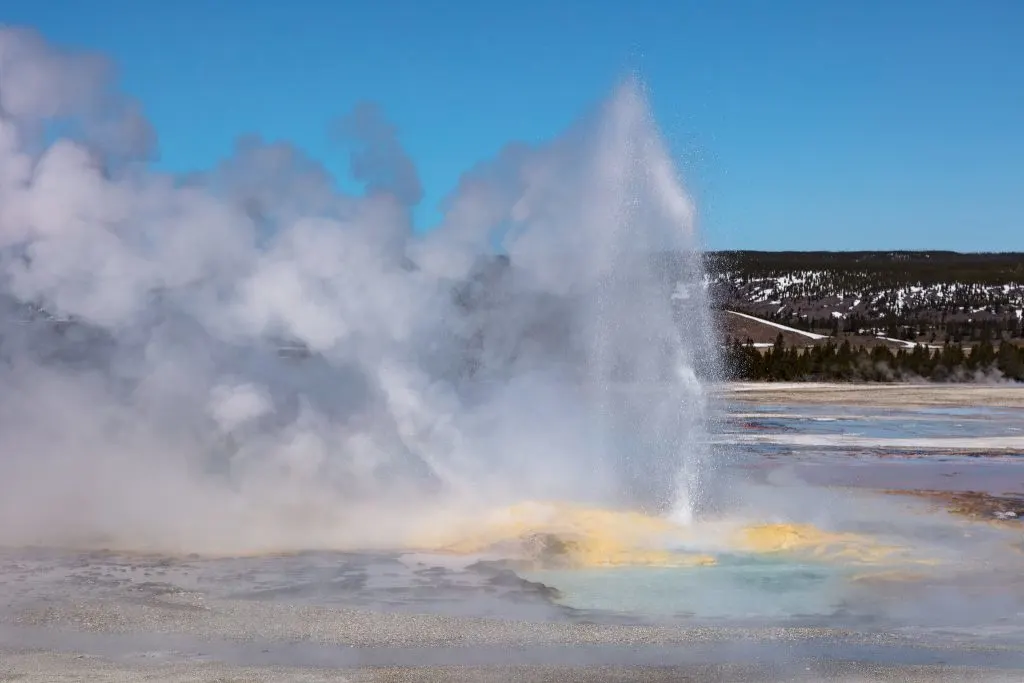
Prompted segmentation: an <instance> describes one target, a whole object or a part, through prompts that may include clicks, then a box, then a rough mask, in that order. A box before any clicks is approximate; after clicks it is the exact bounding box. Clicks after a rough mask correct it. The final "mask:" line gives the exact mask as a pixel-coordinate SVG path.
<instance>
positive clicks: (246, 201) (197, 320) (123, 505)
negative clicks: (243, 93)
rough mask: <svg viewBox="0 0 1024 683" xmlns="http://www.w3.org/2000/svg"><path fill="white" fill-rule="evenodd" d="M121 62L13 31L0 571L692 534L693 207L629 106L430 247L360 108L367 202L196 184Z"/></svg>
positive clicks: (518, 173) (2, 254) (6, 39)
mask: <svg viewBox="0 0 1024 683" xmlns="http://www.w3.org/2000/svg"><path fill="white" fill-rule="evenodd" d="M140 112H141V108H140V106H139V105H138V104H137V103H135V102H134V101H132V100H131V99H130V98H129V97H127V96H125V95H124V94H121V93H119V92H117V91H116V90H115V89H114V87H113V84H112V83H111V81H110V78H109V70H108V65H107V64H106V63H105V62H104V61H103V60H102V59H99V58H97V57H94V56H91V55H81V54H69V53H66V52H63V51H61V50H59V49H57V48H54V47H53V46H50V45H47V44H46V43H45V41H43V40H42V38H41V37H40V36H38V35H37V34H35V33H34V32H32V31H27V30H21V29H11V28H5V29H0V306H2V309H3V310H2V311H0V313H2V320H3V325H2V328H0V334H2V338H0V356H2V363H0V382H2V386H3V388H4V391H3V392H2V394H0V543H61V544H77V545H90V544H103V545H106V546H118V547H125V548H137V549H149V548H151V549H159V550H165V551H196V552H215V553H220V552H260V551H265V550H280V549H290V548H304V547H341V546H368V545H387V544H396V543H402V542H403V539H404V538H406V535H407V534H409V533H412V532H413V530H414V527H415V526H416V525H422V524H427V523H433V522H430V521H429V520H434V519H440V517H435V516H434V515H442V514H456V512H455V511H465V510H471V509H473V508H474V506H493V505H496V504H505V503H513V502H517V501H521V500H528V499H557V500H573V501H581V502H590V503H599V504H605V505H610V504H624V505H631V506H634V507H640V508H644V509H648V510H658V511H663V512H670V513H673V514H676V515H677V516H679V517H681V518H683V519H687V518H688V517H689V516H690V515H692V514H694V513H695V512H696V511H699V510H700V509H701V507H702V506H703V505H704V504H705V503H706V502H707V501H706V496H704V495H703V492H704V491H705V489H706V487H705V486H704V483H705V482H706V474H707V469H708V468H707V467H706V461H707V458H706V448H707V446H706V443H707V442H706V439H705V438H704V425H705V422H706V419H707V415H706V413H707V411H708V409H707V405H706V400H705V396H704V393H703V392H702V389H701V384H700V381H699V380H698V377H706V376H712V375H713V374H714V372H715V354H714V346H715V344H714V337H713V334H712V332H711V324H710V321H709V314H708V307H707V302H706V292H705V288H704V278H703V274H702V271H701V266H700V259H699V253H698V240H697V237H696V236H695V234H694V217H693V210H692V206H691V203H690V201H689V199H688V198H687V196H686V194H685V193H684V191H683V190H682V189H681V186H680V183H679V181H678V179H677V177H676V173H675V170H674V169H673V166H672V163H671V160H670V158H669V156H668V154H667V152H666V149H665V147H664V146H663V143H662V142H661V140H660V138H659V135H658V133H657V131H656V128H655V126H654V123H653V121H652V120H651V118H650V115H649V112H648V109H647V106H646V103H645V99H644V95H643V91H642V88H641V87H640V86H639V84H638V83H637V82H636V81H634V80H627V81H626V82H624V83H622V84H621V85H620V86H618V87H617V88H616V89H615V90H614V92H613V93H612V94H611V96H610V97H609V98H608V99H607V101H605V102H603V103H602V104H600V105H599V106H598V107H596V109H595V110H594V111H593V112H591V114H590V115H589V116H587V117H585V118H584V119H583V120H582V121H581V122H580V123H579V124H578V125H576V126H574V127H573V128H572V129H571V130H569V131H568V132H566V133H565V134H564V135H562V136H561V137H559V138H557V139H555V140H553V141H552V142H550V143H549V144H546V145H543V146H537V147H534V146H528V145H523V144H512V145H509V146H508V147H507V148H506V149H505V150H504V151H503V152H501V153H500V154H499V155H498V157H497V158H496V159H493V160H489V161H486V162H484V163H481V164H480V165H478V166H477V167H475V168H473V169H472V170H470V171H469V172H467V173H466V174H465V175H464V176H463V178H462V180H461V182H460V183H459V186H458V187H457V188H456V189H455V191H454V192H453V193H452V194H451V196H450V197H449V198H448V199H447V200H446V203H445V211H444V218H443V220H442V221H441V223H440V224H439V225H438V226H436V227H435V228H434V229H432V230H430V231H428V232H427V233H425V234H423V235H418V234H414V233H413V231H412V229H411V214H410V211H411V208H412V206H414V205H415V203H416V202H418V201H419V200H420V197H421V195H422V189H421V184H420V180H419V178H418V176H417V173H416V170H415V165H414V164H413V162H412V160H411V159H410V158H409V157H408V156H407V155H406V153H405V152H404V150H403V149H402V147H401V145H400V143H399V140H398V137H397V135H396V132H395V130H394V128H393V127H392V126H391V125H390V124H389V123H388V121H387V120H386V119H385V118H384V116H383V114H382V113H381V112H380V111H379V110H378V109H377V108H376V107H375V106H373V105H371V104H364V105H360V106H359V107H357V108H356V109H355V110H354V111H353V112H351V113H350V114H348V115H346V116H344V117H342V119H341V120H340V122H339V123H338V124H337V125H336V126H335V127H334V128H333V131H334V133H335V134H336V135H337V136H338V138H339V139H340V140H342V141H344V142H345V144H346V145H348V148H349V149H350V150H351V170H352V175H353V178H354V179H355V180H357V181H359V182H360V183H362V184H364V186H365V193H364V194H363V195H362V196H349V195H346V194H343V193H340V192H339V191H338V190H337V189H336V188H335V184H334V181H333V179H332V178H331V177H330V176H329V174H328V173H327V172H326V171H325V170H324V169H323V168H322V167H321V166H319V165H318V164H317V163H316V162H315V161H313V160H311V159H309V158H307V157H306V156H304V155H303V153H302V152H300V151H299V150H297V149H295V148H293V147H291V146H289V145H287V144H284V143H277V142H264V141H262V140H260V139H258V138H245V139H242V140H241V141H240V142H239V143H238V145H237V150H236V153H235V155H234V156H233V157H232V158H230V159H227V160H225V161H224V162H223V163H221V164H220V165H219V166H217V167H216V168H214V169H212V170H209V171H207V172H204V173H199V174H193V175H190V176H188V177H185V178H181V177H172V176H169V175H166V174H160V173H155V172H153V171H151V170H150V169H149V168H147V164H146V163H145V161H146V159H147V158H148V155H149V153H150V151H151V149H152V148H153V144H154V140H155V135H154V132H153V131H152V129H151V127H150V126H149V124H148V123H147V122H146V120H145V119H144V118H143V116H142V114H141V113H140Z"/></svg>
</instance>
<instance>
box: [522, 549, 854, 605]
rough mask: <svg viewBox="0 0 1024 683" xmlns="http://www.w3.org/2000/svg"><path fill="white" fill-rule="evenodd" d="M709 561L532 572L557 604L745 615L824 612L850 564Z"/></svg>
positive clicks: (838, 599)
mask: <svg viewBox="0 0 1024 683" xmlns="http://www.w3.org/2000/svg"><path fill="white" fill-rule="evenodd" d="M717 559H718V562H717V564H716V565H714V566H708V567H682V568H642V567H641V568H620V569H586V570H571V571H536V572H528V573H526V577H527V578H529V579H532V580H535V581H541V582H543V583H546V584H548V585H551V586H556V587H558V589H559V590H560V591H561V592H562V594H563V597H562V600H561V602H563V604H565V605H567V606H569V607H572V608H575V609H582V610H601V611H608V612H618V613H627V614H633V615H636V616H648V617H673V618H682V619H697V620H701V621H707V620H719V619H728V620H737V619H738V620H746V619H779V618H789V617H792V616H817V617H824V616H827V615H831V614H833V613H835V611H836V610H837V609H839V608H840V607H841V605H842V602H843V599H844V596H843V593H844V588H845V586H846V585H847V581H846V579H848V577H849V575H850V570H848V569H846V568H844V567H841V566H834V565H833V566H829V565H823V564H810V563H802V562H794V561H786V560H784V559H773V558H764V557H756V556H744V555H721V556H719V557H718V558H717Z"/></svg>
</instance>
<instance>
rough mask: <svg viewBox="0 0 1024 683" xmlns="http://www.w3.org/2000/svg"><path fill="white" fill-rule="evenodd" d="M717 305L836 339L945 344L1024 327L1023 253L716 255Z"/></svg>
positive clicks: (1017, 332)
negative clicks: (875, 337) (885, 338)
mask: <svg viewBox="0 0 1024 683" xmlns="http://www.w3.org/2000/svg"><path fill="white" fill-rule="evenodd" d="M706 263H707V269H708V277H709V281H710V285H711V287H712V291H713V294H714V300H715V302H716V305H718V306H719V307H722V308H727V309H731V310H736V311H741V312H744V313H749V314H751V315H756V316H758V317H762V318H765V319H768V320H773V321H776V322H779V323H783V324H786V325H789V326H791V327H796V328H799V329H804V330H809V331H814V332H818V333H821V334H827V335H832V336H842V335H885V336H888V337H893V338H898V339H905V340H910V341H917V342H921V343H931V344H936V343H938V344H942V343H945V342H951V343H960V342H972V341H974V342H976V341H979V340H981V339H982V338H983V337H988V338H991V339H994V340H999V339H1003V338H1006V339H1019V338H1020V337H1021V336H1022V334H1024V327H1022V326H1024V320H1022V318H1024V254H1021V253H994V254H961V253H956V252H941V251H932V252H906V251H900V252H755V251H730V252H713V253H709V254H707V256H706Z"/></svg>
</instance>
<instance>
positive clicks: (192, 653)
mask: <svg viewBox="0 0 1024 683" xmlns="http://www.w3.org/2000/svg"><path fill="white" fill-rule="evenodd" d="M984 389H985V390H986V392H985V397H986V398H985V399H984V400H978V401H976V402H971V401H969V400H968V401H966V402H964V403H961V404H959V405H954V404H953V403H952V402H951V398H950V397H951V394H949V393H945V392H929V391H928V390H927V389H920V388H915V389H914V390H913V391H914V392H916V393H913V395H912V396H908V400H907V402H906V405H905V406H904V407H903V408H901V409H899V410H895V409H894V403H895V401H893V399H891V398H890V397H891V396H893V395H895V394H892V393H887V392H893V391H894V390H893V389H891V388H885V389H883V390H879V391H877V392H875V393H874V394H873V395H875V396H881V397H882V398H881V399H879V401H878V402H877V403H872V402H871V401H870V400H869V396H871V395H872V393H871V390H868V389H865V390H864V391H863V392H862V393H861V394H859V396H860V398H859V399H858V400H856V401H853V402H851V404H849V405H843V404H840V403H838V402H837V401H833V400H832V399H831V398H829V399H827V400H817V399H818V398H820V397H821V396H831V394H829V392H828V390H827V387H825V388H821V387H819V388H817V389H815V390H814V391H808V390H806V389H804V390H803V393H802V394H800V391H801V390H800V389H799V388H798V389H795V390H789V389H786V388H782V389H781V390H780V389H779V388H776V389H775V390H773V391H774V393H762V394H761V399H766V398H771V399H772V402H769V401H766V400H760V399H759V401H758V402H756V403H752V402H751V401H749V400H747V399H746V398H741V399H740V400H737V401H734V402H733V403H732V404H731V405H730V417H729V419H728V420H727V421H726V422H725V424H724V425H723V426H722V427H721V429H720V431H719V433H717V434H716V435H715V438H716V441H717V442H718V443H719V444H720V445H721V446H722V447H723V448H724V449H725V452H727V453H728V454H729V465H728V472H729V473H732V474H733V475H735V476H736V478H735V480H728V479H727V486H726V487H725V488H726V490H727V491H730V492H732V494H733V495H734V497H735V498H734V500H732V501H731V505H732V506H734V507H735V509H736V511H737V512H736V514H738V515H741V516H745V518H746V519H748V520H758V519H760V518H765V519H770V520H771V521H778V522H794V523H806V524H809V525H815V526H817V527H821V528H823V529H827V530H835V531H841V532H855V533H860V534H864V535H865V536H866V537H871V538H878V539H882V540H880V542H882V541H885V542H889V541H893V539H895V541H894V542H896V543H898V542H900V540H901V539H902V540H903V541H906V542H907V543H917V544H918V545H919V548H918V550H920V553H919V554H920V556H921V557H924V558H926V559H935V560H936V562H935V564H934V565H933V564H928V563H924V564H921V565H920V566H916V565H915V566H908V567H897V568H893V567H889V566H877V565H875V564H873V563H872V562H871V561H868V560H865V558H863V557H859V556H858V555H857V554H849V553H846V551H847V550H850V549H849V548H840V552H839V553H838V554H837V555H836V556H835V557H832V558H830V559H829V560H828V561H820V558H815V557H810V558H806V557H805V558H800V559H799V560H797V559H793V558H787V557H782V558H781V559H779V558H778V557H776V555H772V557H770V558H767V559H765V558H763V557H761V558H753V559H751V558H747V559H743V558H740V559H739V560H737V559H735V558H733V560H732V561H731V562H732V564H730V560H729V557H730V554H729V553H728V552H726V553H724V554H722V553H720V557H719V559H720V561H719V563H718V564H717V565H715V566H708V567H683V568H679V569H678V570H656V569H652V570H651V571H652V572H654V573H651V574H644V570H642V569H627V570H623V571H622V572H617V571H616V570H601V571H605V572H607V576H608V577H609V578H607V579H606V578H602V575H600V574H598V573H594V572H590V573H588V572H587V570H579V571H575V570H573V571H568V572H565V571H563V572H554V573H552V572H544V571H530V570H522V571H519V570H517V571H515V572H511V571H498V570H493V569H492V568H487V567H484V568H483V570H481V568H479V567H474V566H473V565H470V564H469V563H468V561H463V562H461V563H459V562H455V563H452V562H450V561H447V560H445V559H443V558H440V557H435V556H432V555H430V554H429V553H426V554H424V553H419V554H416V553H409V552H403V551H396V552H380V553H343V552H307V553H296V554H290V555H280V556H273V557H270V556H268V557H238V558H219V559H204V558H198V557H168V556H158V555H136V554H128V553H117V552H111V551H102V550H96V551H90V552H84V551H77V552H76V551H64V550H54V549H44V548H28V549H26V548H20V549H6V550H2V551H0V681H3V680H19V681H57V680H60V681H71V680H89V681H137V680H166V681H225V680H230V681H235V680H237V681H263V680H266V681H334V680H337V681H341V680H344V681H516V680H523V681H576V680H579V681H585V680H586V681H590V680H597V681H628V680H638V681H639V680H643V681H659V680H664V681H669V680H695V681H698V680H699V681H715V680H721V681H726V680H728V681H747V680H750V681H755V680H808V681H812V680H851V681H853V680H856V681H865V680H868V681H871V680H879V681H890V680H892V681H940V680H986V681H988V680H996V681H1001V680H1006V681H1011V680H1012V681H1020V680H1024V580H1022V579H1021V578H1020V577H1021V576H1022V575H1024V572H1021V569H1024V552H1022V551H1024V545H1022V542H1024V521H1021V518H1020V517H1014V516H1008V515H1007V514H1006V513H1009V512H1013V511H1014V510H1013V509H1012V505H1011V502H1010V501H1012V500H1014V498H1013V496H1015V495H1024V471H1022V470H1024V467H1022V465H1024V461H1022V460H1020V458H1021V456H1022V455H1024V449H1021V448H1018V446H1017V445H1016V441H1015V440H1014V439H1016V438H1017V436H1018V435H1020V430H1021V428H1022V427H1024V412H1022V411H1021V410H1020V409H1019V407H1017V406H1015V405H1013V402H1014V401H1016V400H1017V399H1016V396H1018V395H1019V394H1012V393H1007V394H1006V395H1007V396H1009V398H1005V397H1004V398H1003V399H999V398H998V396H997V394H998V392H995V394H994V393H993V388H991V387H985V388H984ZM1011 391H1012V390H1011ZM794 394H799V397H798V398H797V399H795V400H794V398H793V397H794ZM745 395H746V394H745ZM964 395H965V396H968V397H969V396H971V395H972V394H971V393H970V388H968V390H967V393H966V394H964ZM922 396H923V397H924V398H922ZM993 396H996V398H993ZM809 397H810V398H809ZM929 397H930V398H929ZM879 403H880V404H881V405H879ZM796 437H799V438H796ZM966 491H970V492H972V494H971V495H972V496H973V497H972V498H971V500H972V501H974V502H977V499H979V497H980V498H981V499H983V501H984V504H980V503H979V504H976V505H972V506H965V505H964V503H963V500H964V497H965V493H964V492H966ZM946 494H948V495H947V496H946V497H945V498H944V497H943V496H944V495H946ZM954 503H955V505H954ZM844 553H846V554H844ZM782 555H785V553H782ZM844 558H848V561H847V559H844ZM915 561H916V560H915ZM759 563H760V564H759ZM762 564H763V565H764V567H765V568H766V571H767V569H771V572H772V573H770V574H769V573H759V572H761V569H760V567H761V565H762ZM671 571H679V572H686V573H685V574H682V573H681V574H679V576H681V577H683V576H685V577H687V578H688V582H678V583H672V581H671V578H672V576H673V575H672V574H671ZM701 572H703V574H701ZM645 576H646V577H648V578H644V577H645ZM595 577H597V578H596V579H595ZM666 577H667V578H666ZM701 577H706V579H705V578H701ZM851 577H856V580H853V578H851ZM583 579H586V580H583ZM545 583H549V584H550V586H546V585H544V584H545ZM595 586H596V587H597V590H595V588H594V587H595ZM602 587H603V588H602ZM550 588H554V589H558V591H560V593H558V594H556V593H554V592H552V591H551V590H550ZM627 589H628V590H627ZM654 591H662V592H661V593H657V594H654V595H653V599H652V593H653V592H654ZM688 591H689V592H688ZM715 591H718V593H716V592H715ZM697 596H702V597H703V600H702V601H698V600H696V599H695V598H696V597H697ZM787 596H788V598H787ZM652 603H653V604H657V605H660V606H662V607H664V608H665V610H664V611H663V612H662V613H654V612H653V611H651V610H650V609H649V606H650V605H651V604H652ZM675 603H678V604H675Z"/></svg>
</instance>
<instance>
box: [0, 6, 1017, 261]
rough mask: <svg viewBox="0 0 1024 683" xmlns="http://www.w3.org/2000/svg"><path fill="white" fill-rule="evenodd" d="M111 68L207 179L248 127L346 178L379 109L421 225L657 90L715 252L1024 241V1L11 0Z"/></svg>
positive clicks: (181, 163)
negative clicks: (624, 90)
mask: <svg viewBox="0 0 1024 683" xmlns="http://www.w3.org/2000/svg"><path fill="white" fill-rule="evenodd" d="M0 22H6V23H13V24H28V25H32V26H35V27H37V28H38V29H40V30H41V31H42V32H43V33H44V34H45V35H46V36H47V37H49V38H51V39H53V40H56V41H60V42H64V43H70V44H73V45H76V46H80V47H86V48H94V49H98V50H101V51H103V52H106V53H107V54H109V55H111V56H112V57H113V58H114V59H115V60H116V61H117V63H118V64H119V65H120V69H121V74H122V78H123V84H124V87H125V89H126V90H128V91H130V92H131V93H132V94H134V95H135V96H137V97H138V98H140V99H141V100H142V102H143V103H144V106H145V108H146V111H147V113H148V115H149V117H150V119H151V120H152V121H153V122H154V124H155V126H156V128H157V130H158V132H159V135H160V149H161V159H160V162H159V163H160V164H161V165H162V166H163V167H165V168H169V169H173V170H188V169H193V168H198V167H206V166H209V165H211V164H212V163H214V162H215V161H216V160H218V159H219V158H221V157H223V156H225V155H226V154H227V153H228V152H229V151H230V149H231V146H232V143H233V140H234V139H235V138H236V137H237V136H238V135H239V134H242V133H247V132H259V133H261V134H263V135H264V136H265V137H267V138H270V139H287V140H290V141H293V142H295V143H296V144H298V145H299V146H300V147H302V148H304V149H305V150H306V151H308V152H309V153H311V154H312V155H314V156H315V157H317V158H320V159H321V160H323V161H324V162H325V163H326V164H327V165H328V167H329V168H331V169H332V170H334V171H335V172H336V173H338V174H339V175H341V174H344V173H345V169H346V160H345V159H344V158H343V156H342V155H341V154H339V153H338V152H337V151H336V150H334V149H333V148H332V146H331V145H330V143H329V141H328V135H327V132H326V131H327V126H328V124H329V123H330V122H331V121H332V120H333V119H334V118H335V117H336V116H337V115H339V114H341V113H344V112H345V111H346V110H348V109H349V108H351V107H352V105H353V104H354V103H355V102H357V101H359V100H364V99H371V100H375V101H377V102H379V103H380V104H381V105H382V107H383V108H384V110H385V112H386V113H387V115H388V116H389V118H390V119H391V120H392V121H393V122H394V123H396V124H397V125H398V127H399V128H400V130H401V136H402V140H403V142H404V143H405V145H406V147H407V148H408V149H409V151H410V153H411V154H412V156H413V157H414V158H415V160H416V161H417V164H418V166H419V169H420V173H421V176H422V179H423V183H424V186H425V190H426V197H425V199H424V204H423V205H422V207H421V208H420V210H419V213H418V219H419V221H420V222H421V224H429V223H430V222H431V221H432V220H435V219H436V215H437V214H436V205H437V202H438V201H439V200H440V199H441V198H442V197H443V196H444V195H445V194H446V193H447V192H448V191H449V190H450V189H451V188H452V187H453V186H454V185H455V183H456V181H457V179H458V177H459V174H460V173H461V172H462V171H464V170H466V169H467V168H469V167H470V166H471V165H472V164H473V163H474V162H475V161H477V160H480V159H482V158H484V157H487V156H490V155H493V154H494V153H495V152H497V151H498V149H499V148H500V147H501V146H502V145H503V144H504V143H505V142H507V141H510V140H513V139H520V140H529V141H538V140H543V139H545V138H548V137H550V136H552V135H554V134H556V133H557V132H558V131H559V130H561V129H562V128H563V127H565V126H566V125H567V124H568V123H569V122H570V121H572V119H573V118H574V117H575V116H576V115H578V114H579V113H581V112H582V111H583V110H584V109H585V108H586V107H587V106H589V105H590V104H592V103H593V102H594V101H595V100H597V99H598V98H600V97H601V96H603V95H604V94H605V93H606V92H607V91H608V90H609V89H610V87H611V86H612V85H613V84H614V83H615V81H616V79H618V78H619V77H621V76H622V75H623V74H624V73H626V72H627V71H628V70H631V69H636V70H638V71H639V72H640V73H641V75H642V76H643V78H644V79H645V80H646V81H647V83H648V86H649V88H650V91H651V94H652V100H653V104H654V108H655V111H656V115H657V117H658V119H659V121H660V124H661V126H662V128H663V130H664V131H665V134H666V136H667V137H668V138H669V141H670V144H671V145H672V147H673V150H674V151H675V153H676V155H677V157H678V159H679V162H680V165H681V166H682V168H683V170H684V172H685V173H686V178H687V182H688V184H689V185H690V187H691V191H692V192H693V194H694V195H695V197H696V199H697V201H698V203H699V209H700V212H701V216H702V223H703V231H704V234H705V238H706V241H707V243H708V245H709V246H710V247H713V248H760V249H773V248H778V249H783V248H821V249H888V248H937V249H938V248H946V249H960V250H1013V249H1015V250H1024V0H987V1H986V0H960V1H952V0H848V1H843V0H836V1H834V2H827V1H822V0H779V1H775V2H770V1H769V0H745V1H741V0H733V1H727V0H705V1H703V2H690V1H687V0H619V1H612V0H561V1H559V0H518V1H513V2H508V1H501V2H498V1H491V2H488V1H478V0H448V1H446V2H442V1H440V0H365V1H363V2H352V1H351V0H335V2H331V1H330V0H246V1H242V0H203V1H200V0H21V1H15V0H0Z"/></svg>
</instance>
